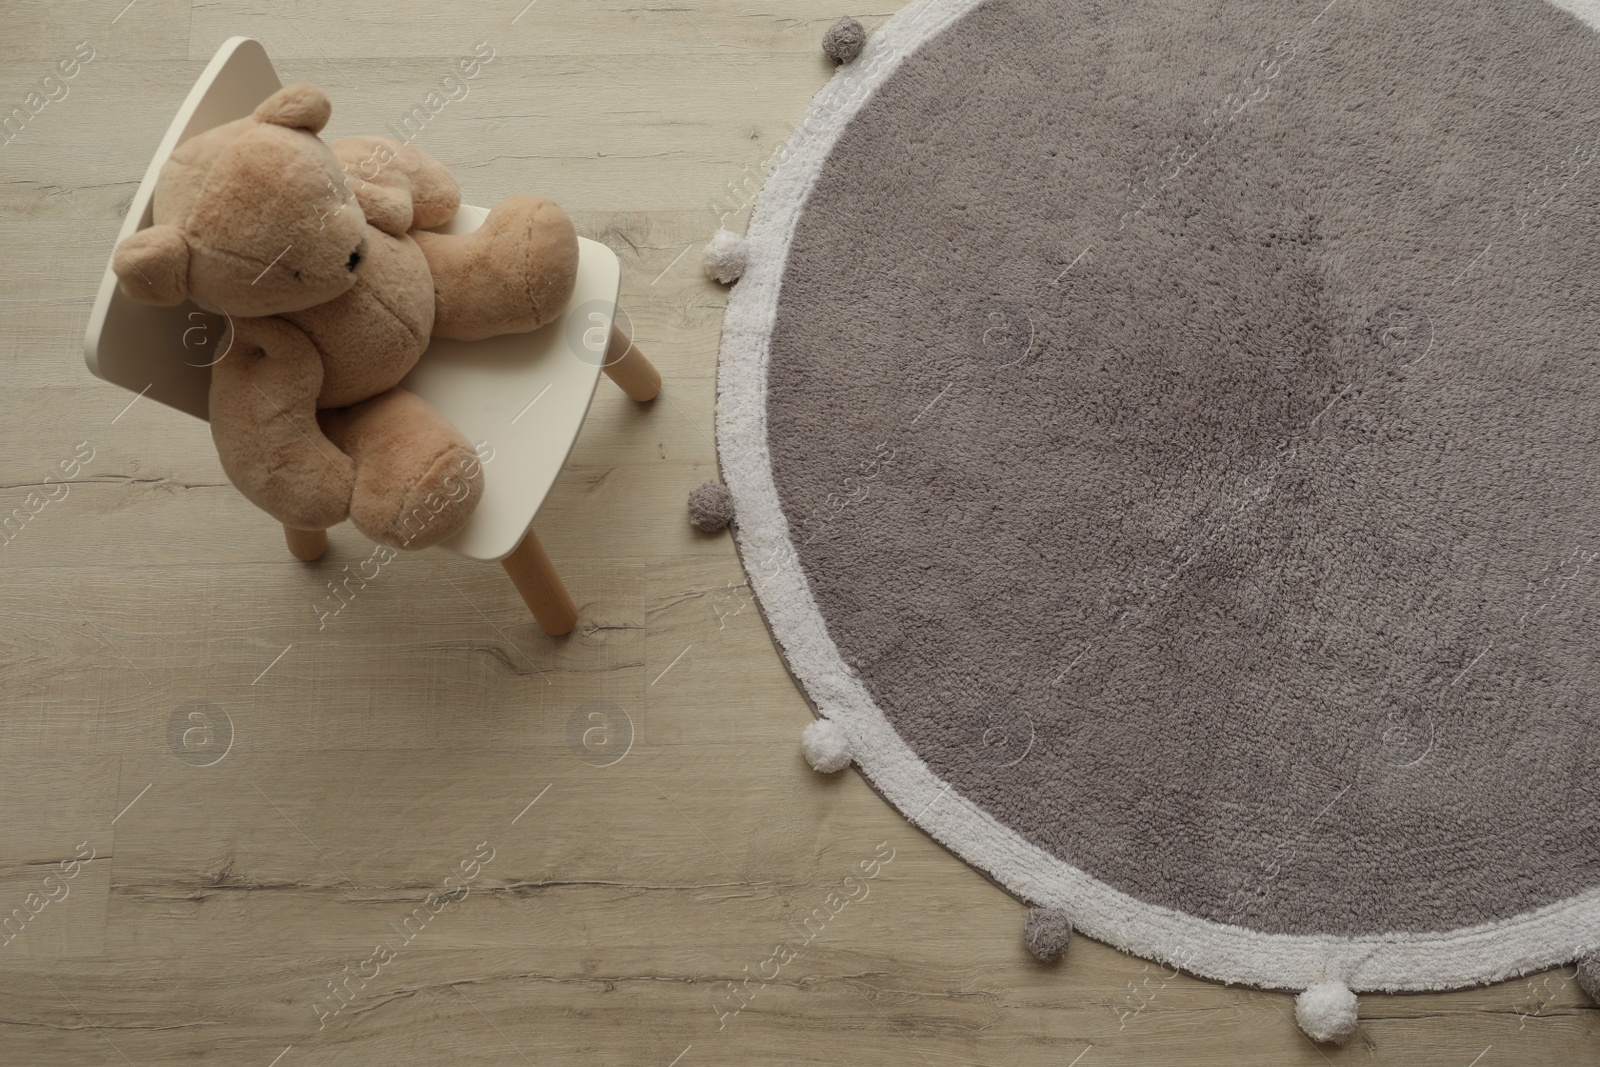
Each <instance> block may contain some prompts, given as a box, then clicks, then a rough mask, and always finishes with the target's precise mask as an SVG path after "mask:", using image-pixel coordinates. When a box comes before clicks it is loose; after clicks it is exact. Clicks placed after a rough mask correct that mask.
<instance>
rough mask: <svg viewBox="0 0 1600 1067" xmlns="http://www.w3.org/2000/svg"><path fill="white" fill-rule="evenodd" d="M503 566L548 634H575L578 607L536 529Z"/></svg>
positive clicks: (504, 561) (513, 550)
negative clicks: (535, 533)
mask: <svg viewBox="0 0 1600 1067" xmlns="http://www.w3.org/2000/svg"><path fill="white" fill-rule="evenodd" d="M500 565H501V566H502V567H504V568H505V569H506V573H507V574H509V575H510V576H511V581H512V583H513V584H515V585H516V587H517V592H519V593H521V594H522V599H523V602H524V603H526V604H527V605H528V610H529V611H531V612H533V617H534V618H535V619H538V620H539V627H540V629H542V630H544V632H545V633H547V634H549V635H550V636H551V637H560V636H561V635H562V634H566V633H571V632H572V628H573V627H574V626H576V625H578V606H577V605H576V604H574V603H573V602H572V596H571V594H569V593H568V592H567V587H566V586H564V585H562V584H561V575H559V574H557V573H556V568H555V565H554V564H552V563H551V562H550V557H549V556H548V555H546V554H545V551H544V546H543V545H541V544H540V543H539V539H538V538H537V537H535V536H534V535H533V531H532V530H529V531H528V533H527V536H525V537H524V538H523V539H522V543H521V544H519V545H517V547H516V548H514V549H512V551H511V555H509V556H507V557H506V558H505V559H503V560H501V561H500Z"/></svg>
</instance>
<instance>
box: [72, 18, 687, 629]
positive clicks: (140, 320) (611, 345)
mask: <svg viewBox="0 0 1600 1067" xmlns="http://www.w3.org/2000/svg"><path fill="white" fill-rule="evenodd" d="M281 87H282V83H281V82H280V81H279V80H278V75H277V73H276V71H274V70H273V67H272V61H271V60H270V59H268V58H267V53H266V49H264V48H263V47H262V46H261V44H260V42H258V41H255V40H252V39H250V38H248V37H234V38H231V39H229V40H228V41H227V42H226V43H225V44H223V46H222V47H221V48H220V49H219V50H218V51H217V54H216V55H215V56H214V57H212V60H211V62H210V64H208V65H207V67H206V69H205V72H204V73H202V74H201V75H200V80H199V81H198V82H196V83H195V86H194V88H193V89H192V90H190V92H189V96H188V99H186V100H185V101H184V103H183V107H182V108H180V109H179V111H178V115H177V117H176V118H174V119H173V120H172V125H171V126H170V127H168V129H167V133H166V136H165V137H163V138H162V140H161V145H160V147H159V148H158V149H157V150H156V154H155V158H154V159H153V160H151V161H150V166H149V167H148V168H147V169H146V171H145V175H144V180H143V181H142V182H140V183H139V189H138V192H136V193H135V194H134V197H133V204H132V206H131V207H130V208H129V211H128V217H127V220H126V221H125V222H124V223H123V225H122V230H121V232H120V233H119V234H118V235H117V239H118V241H119V242H120V241H121V240H122V239H123V238H125V237H127V236H128V235H129V234H131V233H134V232H135V231H137V230H140V229H142V228H144V227H146V226H148V225H150V223H151V209H150V198H151V194H152V193H153V191H154V189H155V184H156V178H157V176H158V175H159V174H160V172H161V165H162V164H163V163H165V162H166V160H167V157H168V156H170V155H171V154H172V151H173V149H174V148H176V147H177V146H178V145H179V144H180V143H182V142H183V141H184V140H185V139H187V138H189V137H191V136H193V135H195V134H197V133H200V132H202V131H204V130H208V129H210V128H212V127H213V126H219V125H221V124H222V123H224V122H230V121H232V120H234V119H236V118H240V117H242V116H245V115H248V114H250V113H251V112H252V111H253V110H254V109H255V107H256V105H257V104H259V103H260V102H261V101H262V100H264V99H266V98H267V97H268V96H270V95H272V94H273V93H274V92H276V91H277V90H278V89H279V88H281ZM487 214H488V212H487V211H485V210H484V209H483V208H478V207H473V206H470V205H466V204H463V205H462V206H461V209H460V210H459V211H458V212H457V213H456V216H455V217H454V218H453V219H452V220H451V221H450V222H449V223H448V224H446V225H445V226H443V227H441V230H442V231H443V232H446V233H470V232H471V231H472V230H475V229H477V228H478V226H479V225H481V224H482V222H483V219H484V217H485V216H486V215H487ZM578 243H579V246H580V252H579V266H578V282H577V288H576V290H575V291H574V293H573V297H572V301H571V302H570V303H569V304H568V306H567V310H566V311H565V313H564V314H563V315H562V317H561V318H560V319H558V320H557V321H555V322H552V323H550V324H549V325H547V326H545V327H543V328H542V329H539V330H535V331H533V332H532V333H525V334H514V335H509V336H505V337H493V338H489V339H488V340H484V341H471V342H465V341H442V340H436V341H434V342H433V344H432V345H431V346H430V347H429V348H428V350H427V352H426V353H425V354H424V355H423V357H422V359H421V361H420V362H419V363H418V365H417V367H416V368H415V369H414V370H413V371H412V372H411V373H410V374H409V375H408V376H407V377H406V379H405V381H404V382H402V383H401V384H402V385H403V386H404V387H405V388H407V389H410V390H411V391H412V392H415V393H417V394H419V395H421V396H423V397H425V398H426V399H427V400H428V401H429V402H431V403H432V404H433V405H434V406H435V407H436V408H438V409H439V411H440V412H441V413H443V414H444V416H445V417H446V418H448V419H449V420H450V421H451V422H453V423H454V424H455V425H456V426H457V427H458V428H459V429H460V430H461V432H462V433H463V434H465V435H466V437H467V439H468V440H469V441H471V442H473V444H474V445H475V446H477V445H480V444H481V443H487V444H488V445H489V447H490V448H492V458H491V459H490V460H489V461H488V462H487V463H486V465H485V469H484V483H485V484H484V494H483V498H482V500H481V501H480V502H479V504H478V507H477V509H476V510H475V511H474V512H473V514H472V517H471V519H470V520H469V521H468V523H467V525H466V527H465V528H464V529H463V530H461V531H460V532H459V533H458V534H456V535H455V536H454V537H453V538H451V539H450V540H448V541H445V542H444V543H443V547H445V548H448V549H451V550H452V551H455V552H458V553H460V554H461V555H463V556H467V557H470V558H472V559H479V560H486V561H487V560H498V561H500V563H501V564H502V565H503V566H504V567H505V569H506V573H507V574H509V575H510V576H511V580H512V581H513V582H514V583H515V584H516V587H517V590H518V592H520V593H521V594H522V598H523V600H525V601H526V602H527V605H528V607H529V609H531V610H532V612H533V614H534V617H535V618H536V619H538V621H539V625H540V626H541V627H542V628H543V629H544V631H545V632H546V633H548V634H552V635H559V634H564V633H567V632H569V631H570V630H571V629H572V628H573V626H575V625H576V624H577V620H578V610H577V607H576V606H575V605H574V604H573V602H572V597H571V596H570V595H569V594H568V593H567V590H566V587H565V586H563V585H562V583H561V578H560V576H559V575H558V574H557V573H556V571H555V568H554V567H553V566H552V565H551V563H550V557H549V556H548V555H546V554H545V551H544V548H543V547H542V546H541V545H540V544H539V539H538V538H537V537H536V536H534V532H533V518H534V515H535V514H536V513H537V512H538V510H539V505H540V504H541V503H543V502H544V498H545V495H546V494H547V493H548V492H549V491H550V487H551V486H552V485H553V484H554V483H555V480H556V475H558V474H559V473H560V472H561V467H562V466H563V464H565V463H566V459H567V455H568V453H569V452H571V450H572V446H573V443H574V442H575V441H576V440H577V438H578V431H579V430H580V429H581V428H582V426H583V420H584V418H585V416H587V414H588V411H589V403H590V401H591V400H592V399H593V397H594V390H595V385H596V382H597V381H598V380H599V376H600V372H601V370H602V369H603V370H604V371H605V372H606V374H607V375H609V376H610V378H611V379H612V380H613V381H615V382H616V383H617V384H618V385H619V386H621V387H622V389H623V391H624V392H626V393H627V394H628V396H630V397H632V398H633V399H634V400H637V401H646V400H650V399H652V398H654V397H655V395H656V394H657V393H658V392H659V391H660V388H661V375H660V374H659V373H658V372H657V371H656V369H655V367H653V366H652V365H651V364H650V362H649V360H647V359H646V358H645V357H644V354H643V353H641V352H640V351H639V349H638V348H637V347H636V346H634V345H633V343H632V341H630V340H629V338H628V336H627V334H626V333H625V332H623V330H622V329H621V328H620V327H619V326H618V325H617V323H616V321H615V319H616V312H617V294H618V291H619V288H620V285H621V277H622V275H621V269H620V267H619V265H618V263H617V257H616V254H615V253H613V252H612V251H611V249H609V248H607V247H606V246H605V245H602V244H599V243H598V242H595V241H590V240H587V239H585V238H581V237H580V238H579V239H578ZM225 327H226V323H225V322H224V321H223V320H221V319H220V318H218V317H216V316H214V315H211V314H210V313H208V312H205V311H202V310H200V309H199V308H198V307H196V306H195V305H194V304H185V305H182V306H180V307H176V308H157V307H150V306H148V305H145V304H140V303H137V302H135V301H133V300H130V299H128V298H127V297H126V296H124V295H123V294H122V292H121V291H120V290H119V289H118V288H117V278H116V274H115V273H114V272H113V271H112V269H111V264H110V263H109V262H108V263H107V264H106V272H105V277H104V278H102V279H101V282H100V292H99V295H98V296H97V297H96V299H95V303H94V311H93V313H92V314H91V315H90V318H89V330H88V334H87V336H86V337H85V338H84V358H85V360H86V361H87V363H88V365H89V370H90V371H91V372H92V373H93V374H94V375H95V376H96V377H98V378H103V379H104V380H106V381H108V382H111V383H113V384H115V385H120V386H122V387H123V388H124V389H128V390H131V391H133V392H135V393H138V394H141V395H147V396H149V397H150V398H151V399H152V400H158V401H160V402H161V403H163V404H166V405H168V406H170V407H174V408H177V409H178V410H179V411H183V412H187V413H188V414H190V415H193V416H195V417H196V418H199V419H205V418H206V417H207V400H206V397H207V393H208V391H209V387H210V381H211V370H210V368H211V365H212V364H214V363H215V362H216V361H217V359H219V358H226V353H221V354H218V355H215V356H213V355H211V354H210V353H212V352H213V351H214V350H215V347H216V345H217V343H219V341H220V339H221V338H222V337H223V336H224V335H225ZM208 342H209V343H208ZM284 534H285V537H286V539H287V540H288V543H289V550H290V551H291V552H292V553H293V554H294V555H295V557H296V558H298V559H301V560H306V561H310V560H315V559H318V558H320V557H321V556H322V554H323V552H325V551H326V550H327V546H328V535H327V531H325V530H309V531H308V530H293V529H290V528H288V527H285V528H284Z"/></svg>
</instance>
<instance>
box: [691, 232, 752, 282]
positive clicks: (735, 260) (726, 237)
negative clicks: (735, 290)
mask: <svg viewBox="0 0 1600 1067" xmlns="http://www.w3.org/2000/svg"><path fill="white" fill-rule="evenodd" d="M700 261H701V262H702V263H704V264H705V267H706V273H707V274H708V275H710V276H711V277H713V278H715V279H716V280H717V281H719V282H721V283H722V284H723V285H732V284H733V283H734V282H736V281H738V280H739V279H740V277H742V276H743V274H744V269H745V267H747V266H749V265H750V242H749V241H747V240H745V239H744V238H743V237H741V236H740V235H739V234H736V233H733V232H731V231H729V230H718V231H717V232H716V233H715V234H713V235H712V237H711V240H709V241H707V242H706V250H705V252H704V253H702V254H701V256H700Z"/></svg>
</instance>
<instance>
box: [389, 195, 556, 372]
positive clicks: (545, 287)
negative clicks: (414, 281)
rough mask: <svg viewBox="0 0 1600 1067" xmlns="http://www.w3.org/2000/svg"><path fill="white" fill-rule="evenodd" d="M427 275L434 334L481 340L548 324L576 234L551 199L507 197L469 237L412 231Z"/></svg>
mask: <svg viewBox="0 0 1600 1067" xmlns="http://www.w3.org/2000/svg"><path fill="white" fill-rule="evenodd" d="M412 236H413V237H414V238H416V241H417V244H419V245H421V246H422V254H423V255H424V256H426V257H427V258H428V268H429V269H430V270H431V271H432V272H433V288H434V294H435V296H434V306H435V311H434V319H433V336H435V337H448V338H451V339H453V340H457V341H481V340H482V339H483V338H485V337H496V336H499V335H500V334H505V333H526V332H527V331H529V330H537V329H538V328H539V327H541V326H543V325H544V324H545V323H547V322H550V321H552V320H553V319H555V318H556V316H558V315H560V314H561V312H562V311H563V310H564V309H565V308H566V306H567V301H568V300H570V299H572V290H573V287H574V286H575V285H576V283H577V280H578V231H577V230H575V229H574V228H573V226H572V220H571V219H569V218H568V217H567V214H566V212H564V211H562V210H561V208H560V207H558V206H557V205H556V203H555V201H553V200H547V199H545V198H544V197H542V196H513V197H508V198H506V199H505V200H502V201H500V203H498V204H496V205H495V206H494V207H493V208H491V209H490V211H489V217H488V218H486V219H485V220H484V222H483V225H482V226H480V227H479V228H478V229H476V230H474V231H473V232H472V233H469V234H462V235H458V236H449V235H445V234H437V233H430V232H428V231H426V230H417V231H415V232H414V233H413V234H412Z"/></svg>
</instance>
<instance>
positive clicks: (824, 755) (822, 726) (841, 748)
mask: <svg viewBox="0 0 1600 1067" xmlns="http://www.w3.org/2000/svg"><path fill="white" fill-rule="evenodd" d="M800 751H801V752H804V753H805V755H806V762H807V763H809V764H811V767H812V769H813V770H818V771H821V772H822V773H823V774H832V773H833V772H834V771H842V770H844V769H845V768H846V767H848V766H850V738H848V737H846V736H845V732H844V727H843V726H840V725H839V724H838V723H836V722H834V721H833V720H832V719H818V720H817V721H816V722H814V723H812V724H811V725H810V726H807V727H806V730H805V733H803V734H801V735H800Z"/></svg>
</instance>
